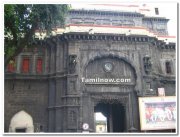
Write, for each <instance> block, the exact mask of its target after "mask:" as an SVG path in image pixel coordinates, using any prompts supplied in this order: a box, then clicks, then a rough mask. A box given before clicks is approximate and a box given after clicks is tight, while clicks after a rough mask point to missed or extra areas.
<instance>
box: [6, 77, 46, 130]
mask: <svg viewBox="0 0 180 137" xmlns="http://www.w3.org/2000/svg"><path fill="white" fill-rule="evenodd" d="M4 96H5V103H4V104H5V107H4V108H5V109H4V113H5V117H4V119H5V132H8V130H9V125H10V120H11V118H12V117H13V116H14V115H15V114H16V113H17V112H19V111H21V110H24V111H26V112H27V113H28V114H30V115H31V116H32V118H33V123H34V126H35V128H39V126H40V125H42V126H43V130H44V131H47V128H48V127H47V123H48V111H47V107H48V82H47V81H46V80H29V79H22V80H17V79H16V80H5V92H4ZM36 130H37V129H35V131H36Z"/></svg>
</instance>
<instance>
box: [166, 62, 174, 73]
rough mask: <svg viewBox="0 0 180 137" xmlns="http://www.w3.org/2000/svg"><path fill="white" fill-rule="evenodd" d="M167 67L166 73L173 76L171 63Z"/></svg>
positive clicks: (167, 63)
mask: <svg viewBox="0 0 180 137" xmlns="http://www.w3.org/2000/svg"><path fill="white" fill-rule="evenodd" d="M165 65H166V73H167V74H171V73H172V70H171V63H170V62H169V61H167V62H166V64H165Z"/></svg>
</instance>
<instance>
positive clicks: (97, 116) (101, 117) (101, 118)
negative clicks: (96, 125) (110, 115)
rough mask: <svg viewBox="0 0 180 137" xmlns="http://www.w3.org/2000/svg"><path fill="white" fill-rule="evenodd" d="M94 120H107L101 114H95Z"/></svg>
mask: <svg viewBox="0 0 180 137" xmlns="http://www.w3.org/2000/svg"><path fill="white" fill-rule="evenodd" d="M95 118H96V120H104V121H106V120H107V118H106V117H105V116H104V115H103V114H102V113H101V112H97V113H95Z"/></svg>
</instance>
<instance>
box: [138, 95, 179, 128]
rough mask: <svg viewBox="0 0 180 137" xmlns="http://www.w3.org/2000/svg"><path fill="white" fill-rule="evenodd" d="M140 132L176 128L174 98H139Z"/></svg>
mask: <svg viewBox="0 0 180 137" xmlns="http://www.w3.org/2000/svg"><path fill="white" fill-rule="evenodd" d="M139 114H140V125H141V130H164V129H175V128H176V97H175V96H166V97H165V96H164V97H139Z"/></svg>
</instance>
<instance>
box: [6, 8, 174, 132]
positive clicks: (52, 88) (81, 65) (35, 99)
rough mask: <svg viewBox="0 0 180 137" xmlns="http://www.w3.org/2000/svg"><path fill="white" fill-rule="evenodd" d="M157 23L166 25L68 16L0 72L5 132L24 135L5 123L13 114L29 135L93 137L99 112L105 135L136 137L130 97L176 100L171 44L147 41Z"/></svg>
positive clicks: (131, 17)
mask: <svg viewBox="0 0 180 137" xmlns="http://www.w3.org/2000/svg"><path fill="white" fill-rule="evenodd" d="M76 17H78V18H76ZM89 17H91V18H92V19H93V20H92V21H94V24H93V25H92V24H89V23H90V22H92V21H89ZM107 19H108V20H107ZM117 19H122V20H123V21H121V20H119V21H118V20H117ZM159 20H161V21H162V22H164V25H165V26H166V25H167V21H168V19H165V18H161V17H160V18H159V17H156V18H154V17H146V16H145V15H143V14H140V13H134V12H114V11H98V10H97V11H96V10H92V11H91V10H71V11H70V12H69V14H68V17H67V21H66V23H67V26H66V29H64V30H63V31H64V32H63V33H62V32H57V35H55V36H52V37H50V38H47V39H45V40H43V41H42V40H40V41H39V40H37V43H35V45H34V46H32V47H30V48H28V49H24V50H23V52H22V53H20V54H19V55H18V56H17V57H15V60H14V63H15V65H14V67H15V68H14V69H13V70H14V71H13V72H12V71H9V70H8V67H7V68H6V74H5V92H4V93H5V99H4V101H5V103H4V104H5V109H4V110H5V111H4V112H5V114H4V115H5V117H4V118H5V120H4V121H5V126H4V127H5V132H9V131H11V132H25V131H26V132H27V129H26V127H25V126H21V127H20V128H19V126H12V124H11V119H12V117H13V116H14V115H15V114H16V113H17V112H19V111H21V110H26V112H28V113H29V114H30V115H31V117H32V119H33V129H34V130H31V131H32V132H40V131H41V132H51V133H53V132H56V133H57V132H58V133H62V132H79V133H82V132H83V131H84V130H85V129H86V130H85V132H95V122H94V113H95V112H99V111H100V112H102V113H103V114H104V115H105V116H106V117H107V119H108V121H107V123H108V132H110V133H111V132H117V133H122V132H134V131H139V132H141V130H140V123H139V121H140V120H139V107H138V97H147V96H157V91H158V88H164V89H165V94H166V96H175V93H176V92H175V63H176V60H175V59H176V58H175V57H176V56H175V48H176V44H175V43H174V42H169V43H167V42H168V41H170V39H168V36H167V35H166V37H164V39H163V38H162V39H160V38H159V37H158V35H155V34H157V33H158V30H156V27H154V29H155V30H152V31H153V32H155V33H151V32H149V31H148V30H149V29H150V30H151V28H149V29H148V27H149V26H151V25H152V22H153V23H154V24H153V25H154V26H160V25H162V24H159ZM99 21H100V22H99ZM107 21H108V22H109V23H108V24H109V25H107ZM117 21H118V22H119V23H122V22H123V24H119V23H118V22H117ZM129 21H133V22H134V23H132V24H129ZM81 23H84V24H81ZM101 23H102V24H101ZM103 24H104V25H103ZM118 24H119V26H118ZM123 25H125V26H123ZM128 25H129V26H128ZM140 26H141V27H140ZM161 27H162V26H161ZM165 28H166V27H165ZM58 30H59V29H58ZM58 30H57V31H58ZM60 31H61V29H60ZM161 32H162V30H161V31H160V34H162V33H161ZM164 33H167V29H165V30H164ZM166 38H167V39H168V40H167V39H166ZM166 40H167V41H166ZM24 61H26V62H27V61H28V64H30V65H28V66H27V67H28V72H26V73H24V71H23V69H22V68H23V64H24V63H23V62H24ZM39 61H40V62H41V63H40V64H39V63H38V62H39ZM38 64H39V66H38ZM11 65H12V64H11ZM38 68H42V70H41V71H42V72H41V73H39V72H37V70H38ZM22 124H23V123H22ZM83 125H85V129H84V126H83ZM12 127H15V128H12ZM10 129H13V130H10Z"/></svg>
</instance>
